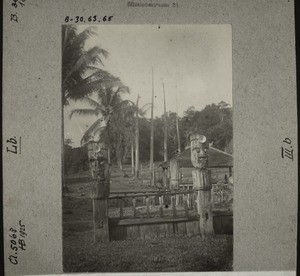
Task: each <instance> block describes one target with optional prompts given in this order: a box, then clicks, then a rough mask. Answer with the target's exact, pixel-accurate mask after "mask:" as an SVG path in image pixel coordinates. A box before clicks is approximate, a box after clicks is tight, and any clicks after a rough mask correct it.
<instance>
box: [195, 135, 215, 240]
mask: <svg viewBox="0 0 300 276" xmlns="http://www.w3.org/2000/svg"><path fill="white" fill-rule="evenodd" d="M190 141H191V160H192V164H193V166H194V167H195V168H196V169H195V170H193V171H192V174H193V188H194V189H195V190H196V191H197V194H198V196H197V209H198V213H199V215H200V221H199V224H200V233H201V235H202V236H208V235H213V234H214V228H213V216H212V206H211V202H212V198H211V188H212V186H211V183H210V181H209V180H208V174H207V169H206V168H207V154H206V149H207V148H208V145H207V142H206V137H205V136H203V135H199V134H193V135H191V137H190Z"/></svg>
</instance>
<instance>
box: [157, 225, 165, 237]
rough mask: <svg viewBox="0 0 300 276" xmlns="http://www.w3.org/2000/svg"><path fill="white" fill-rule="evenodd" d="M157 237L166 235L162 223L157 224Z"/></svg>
mask: <svg viewBox="0 0 300 276" xmlns="http://www.w3.org/2000/svg"><path fill="white" fill-rule="evenodd" d="M158 228H159V229H158V235H157V237H158V238H165V237H166V229H165V225H164V224H158Z"/></svg>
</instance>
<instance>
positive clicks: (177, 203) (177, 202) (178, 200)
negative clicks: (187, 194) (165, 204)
mask: <svg viewBox="0 0 300 276" xmlns="http://www.w3.org/2000/svg"><path fill="white" fill-rule="evenodd" d="M175 198H176V206H179V204H180V194H176V195H175Z"/></svg>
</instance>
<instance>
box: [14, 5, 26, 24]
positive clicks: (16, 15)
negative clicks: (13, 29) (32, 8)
mask: <svg viewBox="0 0 300 276" xmlns="http://www.w3.org/2000/svg"><path fill="white" fill-rule="evenodd" d="M25 1H26V0H12V1H11V6H12V7H14V9H18V8H19V7H21V8H23V7H24V6H25ZM10 21H14V22H17V23H19V19H18V13H17V12H16V11H15V12H14V13H11V14H10Z"/></svg>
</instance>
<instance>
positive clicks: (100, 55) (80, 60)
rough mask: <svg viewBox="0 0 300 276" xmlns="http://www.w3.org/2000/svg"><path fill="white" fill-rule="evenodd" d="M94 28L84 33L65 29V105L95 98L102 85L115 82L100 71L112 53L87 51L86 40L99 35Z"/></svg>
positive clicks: (63, 31) (63, 58) (63, 92)
mask: <svg viewBox="0 0 300 276" xmlns="http://www.w3.org/2000/svg"><path fill="white" fill-rule="evenodd" d="M95 34H96V32H95V31H94V29H93V27H89V28H87V29H85V30H84V31H82V32H80V33H79V32H78V28H77V27H76V26H74V25H63V26H62V102H63V105H67V104H68V103H69V101H68V100H69V99H74V100H78V99H81V98H82V97H84V96H86V95H88V96H89V95H91V94H92V92H93V91H95V87H98V85H99V83H101V82H102V81H105V82H107V81H115V80H116V78H114V77H113V76H112V75H111V74H109V73H108V72H106V71H105V70H103V69H100V68H99V65H102V66H104V65H103V59H105V58H106V57H107V56H108V52H107V51H106V50H104V49H101V48H100V47H98V46H94V47H92V48H90V49H88V50H85V42H86V40H87V39H88V38H89V37H91V36H93V35H95Z"/></svg>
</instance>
